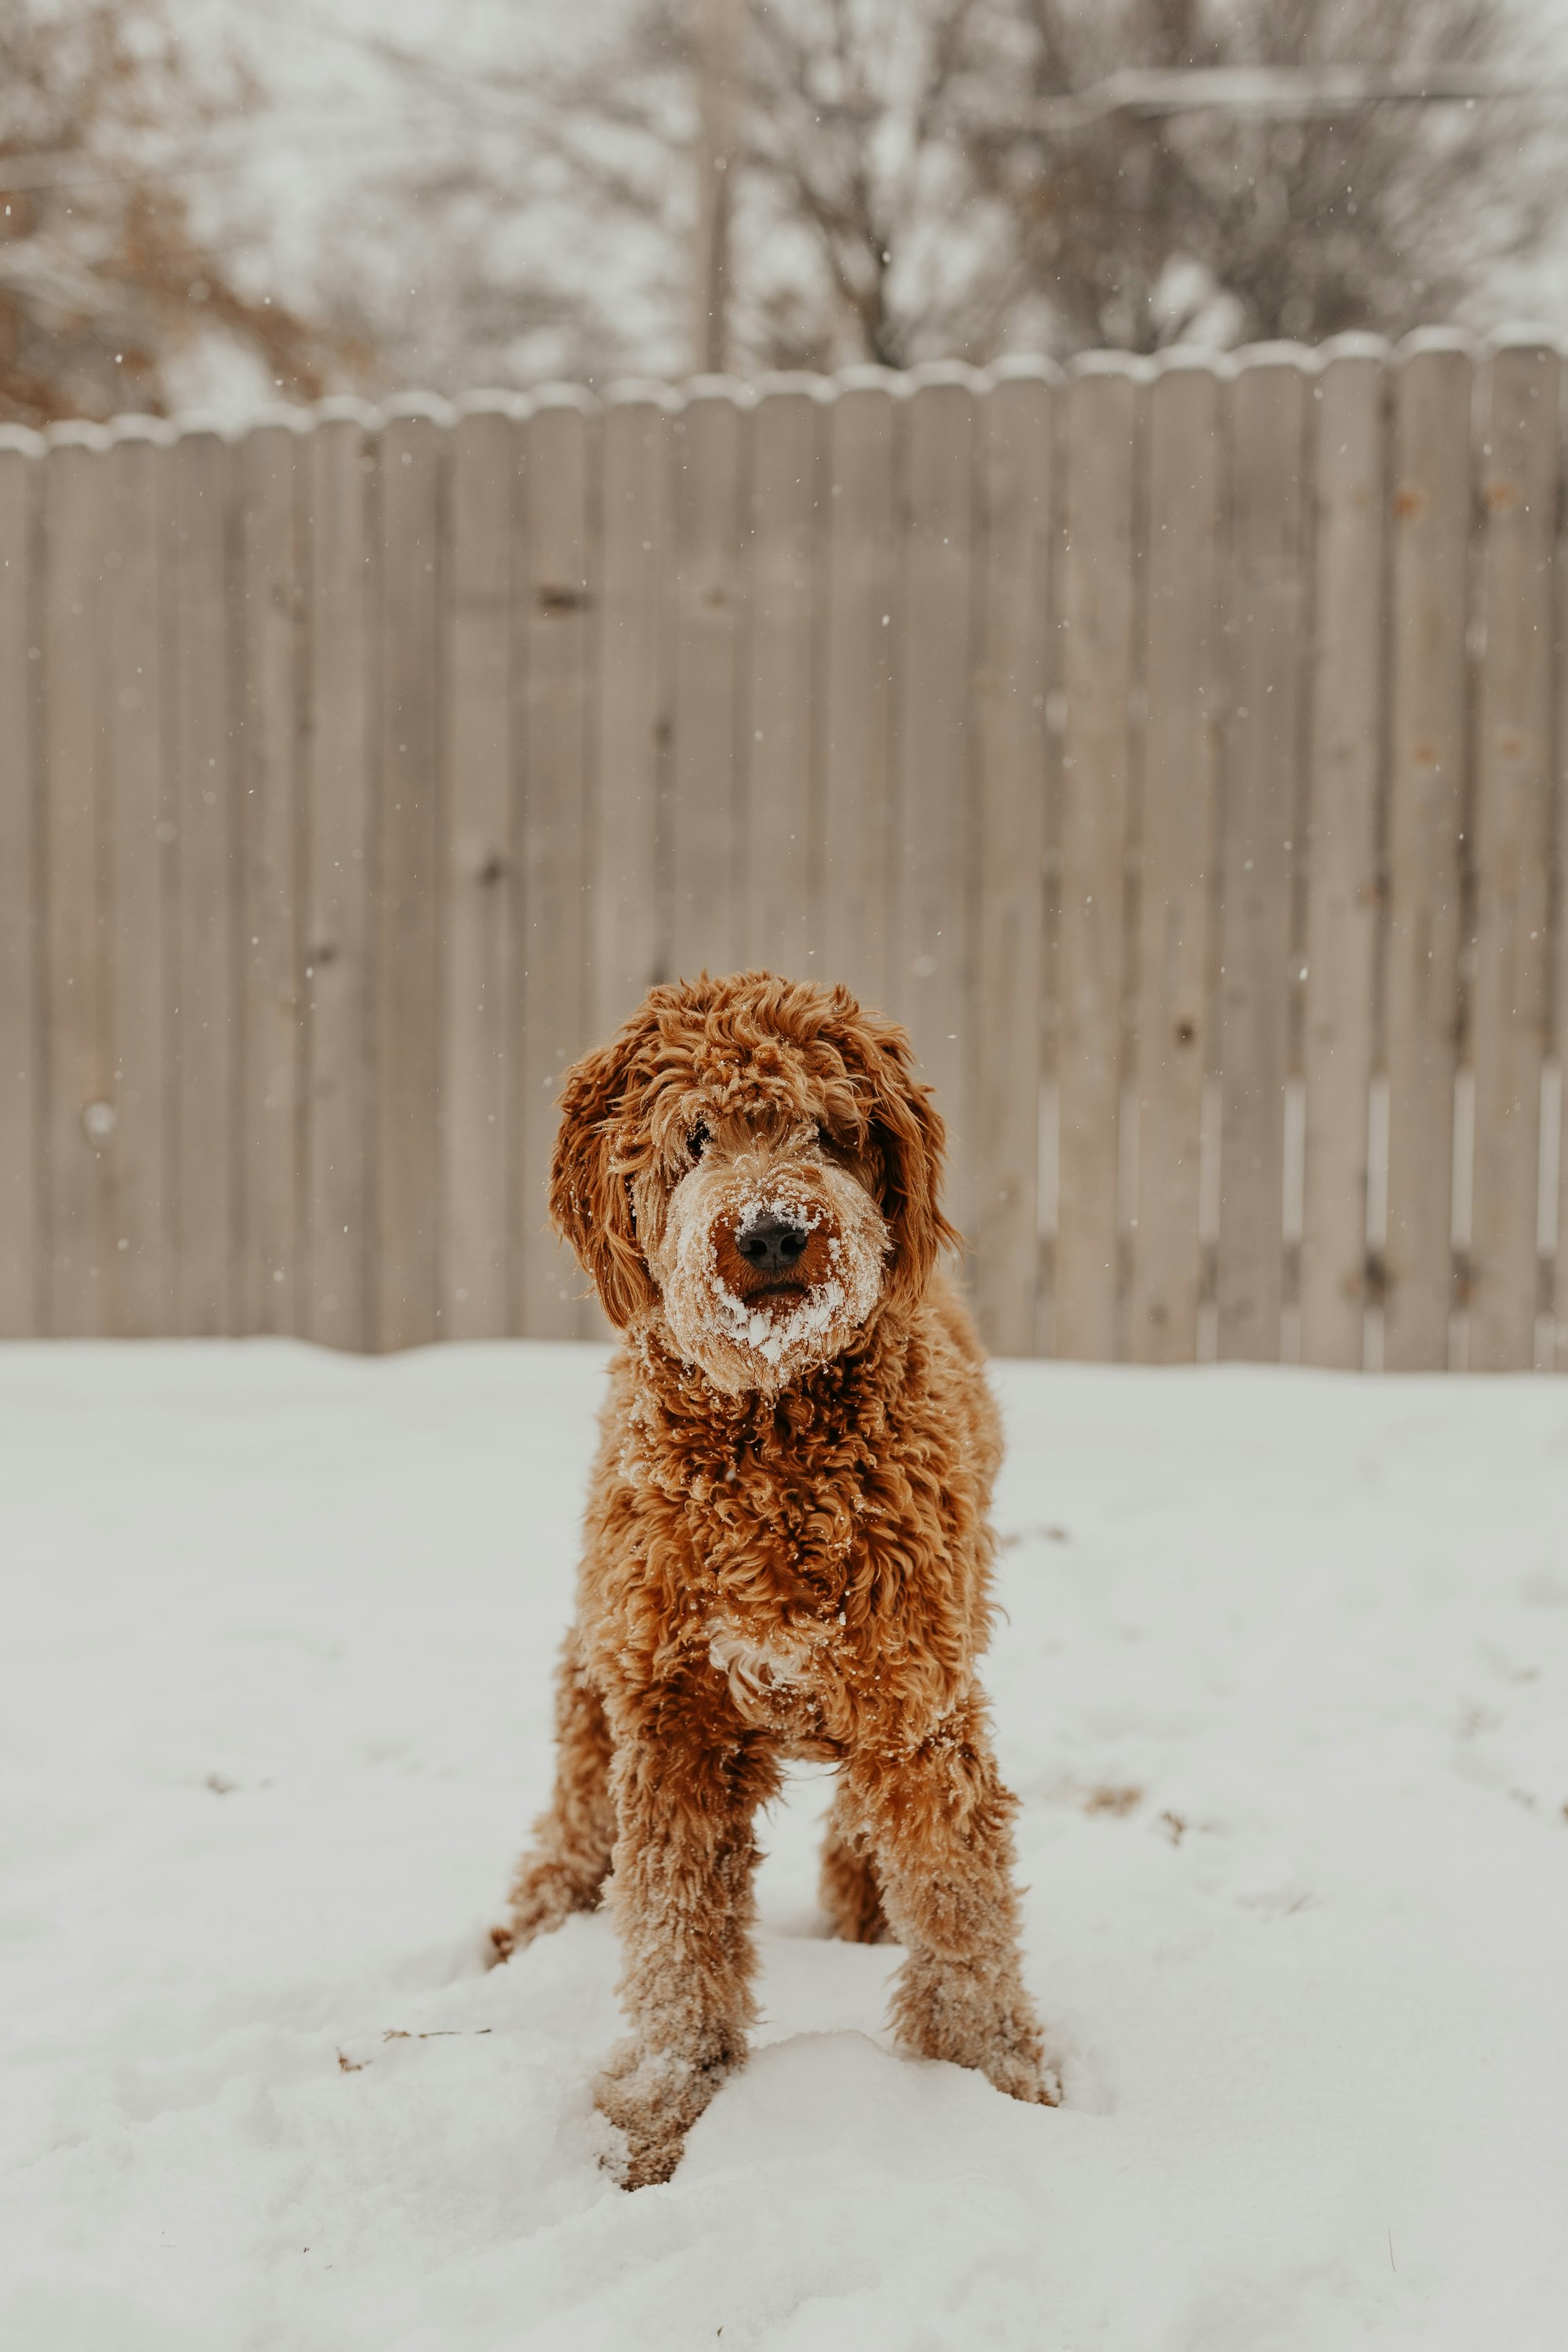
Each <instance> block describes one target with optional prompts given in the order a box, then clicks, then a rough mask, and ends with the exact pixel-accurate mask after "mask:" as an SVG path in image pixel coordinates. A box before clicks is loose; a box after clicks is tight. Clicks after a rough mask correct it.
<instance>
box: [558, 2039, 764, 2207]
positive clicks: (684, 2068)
mask: <svg viewBox="0 0 1568 2352" xmlns="http://www.w3.org/2000/svg"><path fill="white" fill-rule="evenodd" d="M738 2063H739V2061H738V2060H737V2059H736V2058H734V2057H733V2056H731V2055H729V2054H715V2055H713V2056H712V2057H710V2058H707V2059H692V2058H689V2057H687V2056H685V2055H684V2054H683V2053H681V2052H679V2051H675V2050H646V2049H643V2048H641V2047H640V2046H639V2045H638V2044H637V2042H622V2044H621V2046H620V2048H619V2049H618V2050H616V2052H615V2053H614V2054H613V2056H612V2057H611V2058H610V2060H609V2063H608V2064H607V2065H606V2066H605V2071H604V2073H603V2074H601V2075H600V2076H599V2079H598V2081H597V2083H596V2084H595V2086H594V2104H595V2106H596V2107H597V2108H598V2111H599V2114H600V2116H602V2118H603V2120H604V2122H605V2124H606V2125H607V2126H609V2127H610V2134H609V2136H606V2137H605V2144H604V2145H603V2146H602V2147H601V2148H600V2151H599V2162H600V2163H601V2164H602V2165H603V2167H604V2168H605V2171H606V2172H608V2173H609V2174H610V2176H611V2178H612V2179H616V2180H618V2181H619V2183H620V2185H621V2187H622V2188H623V2189H650V2188H652V2187H654V2186H655V2184H656V2183H658V2181H661V2180H668V2179H669V2177H670V2175H671V2173H672V2172H673V2171H674V2170H675V2168H676V2166H677V2165H678V2164H679V2162H680V2159H681V2157H682V2155H683V2154H684V2152H685V2148H686V2135H687V2133H688V2132H689V2130H690V2129H691V2126H692V2125H693V2124H694V2123H695V2122H696V2121H697V2118H698V2116H700V2115H701V2113H702V2111H703V2109H704V2108H705V2107H706V2106H707V2105H709V2102H710V2100H711V2099H712V2097H713V2095H714V2093H715V2092H716V2091H717V2090H718V2089H719V2086H720V2084H721V2083H722V2082H723V2081H724V2079H725V2077H726V2076H727V2075H729V2074H733V2072H734V2071H735V2067H736V2065H737V2064H738Z"/></svg>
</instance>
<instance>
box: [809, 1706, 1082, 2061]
mask: <svg viewBox="0 0 1568 2352" xmlns="http://www.w3.org/2000/svg"><path fill="white" fill-rule="evenodd" d="M847 1783H848V1786H847V1797H848V1801H849V1805H850V1806H851V1807H853V1808H856V1809H858V1811H859V1813H860V1817H861V1819H862V1821H863V1822H864V1823H865V1826H866V1829H867V1831H868V1833H869V1836H870V1841H871V1843H872V1846H873V1848H874V1850H875V1853H876V1856H877V1866H878V1873H879V1877H880V1879H881V1885H882V1900H883V1905H884V1907H885V1909H886V1911H887V1916H888V1924H889V1927H891V1929H892V1931H893V1935H894V1937H896V1939H897V1940H898V1942H900V1944H906V1945H907V1946H908V1947H909V1958H908V1959H907V1960H906V1961H905V1962H904V1965H903V1967H902V1968H901V1969H900V1971H899V1975H898V1979H897V1981H896V1983H895V1986H894V1991H893V2024H894V2028H895V2030H896V2032H898V2035H899V2038H900V2041H902V2042H907V2043H908V2044H909V2046H910V2048H911V2049H914V2050H918V2051H919V2052H920V2053H921V2056H922V2057H926V2058H946V2059H950V2060H952V2062H953V2063H955V2064H956V2065H960V2066H974V2067H977V2068H978V2069H979V2071H980V2072H981V2073H982V2074H985V2075H988V2076H989V2078H990V2080H991V2081H992V2082H993V2083H994V2084H995V2085H996V2088H997V2089H998V2090H999V2091H1005V2092H1007V2093H1008V2094H1009V2095H1010V2096H1011V2097H1013V2098H1015V2099H1027V2100H1031V2101H1037V2102H1039V2103H1041V2104H1043V2105H1049V2106H1054V2105H1056V2103H1057V2101H1058V2098H1059V2097H1060V2095H1061V2092H1060V2086H1059V2084H1058V2081H1057V2078H1056V2075H1055V2074H1054V2072H1053V2071H1052V2069H1051V2068H1050V2067H1049V2066H1048V2065H1047V2063H1046V2059H1045V2053H1044V2043H1043V2038H1042V2036H1041V2032H1040V2027H1039V2021H1038V2019H1037V2016H1036V2014H1035V2007H1034V2003H1033V2001H1032V2000H1030V1998H1029V1994H1028V1991H1027V1990H1026V1986H1025V1984H1024V1979H1023V1970H1022V1968H1021V1966H1020V1962H1019V1956H1018V1897H1017V1892H1016V1887H1015V1885H1014V1883H1013V1865H1014V1853H1013V1815H1014V1813H1015V1811H1016V1810H1017V1800H1016V1798H1015V1797H1014V1796H1013V1795H1012V1794H1011V1792H1010V1791H1009V1790H1007V1789H1006V1788H1005V1787H1004V1785H1003V1782H1002V1780H1001V1776H1000V1774H999V1773H998V1771H997V1769H996V1760H995V1758H994V1755H993V1754H992V1751H991V1738H990V1732H989V1730H988V1728H987V1726H986V1723H985V1718H984V1710H983V1707H982V1705H981V1702H980V1701H979V1700H978V1699H977V1698H970V1699H967V1700H965V1701H963V1703H962V1704H961V1705H960V1706H957V1707H955V1708H954V1709H953V1710H952V1713H951V1714H950V1715H949V1716H948V1717H946V1718H945V1719H944V1721H943V1722H942V1724H941V1725H940V1726H939V1727H938V1728H937V1729H936V1730H935V1731H934V1732H933V1733H931V1736H930V1738H927V1739H925V1740H922V1741H921V1743H920V1744H919V1746H917V1747H911V1748H905V1749H903V1750H901V1751H900V1750H894V1751H891V1752H889V1751H888V1750H886V1749H878V1750H875V1751H867V1752H865V1753H863V1754H860V1755H858V1756H856V1757H854V1758H852V1759H851V1761H850V1766H849V1770H848V1774H847Z"/></svg>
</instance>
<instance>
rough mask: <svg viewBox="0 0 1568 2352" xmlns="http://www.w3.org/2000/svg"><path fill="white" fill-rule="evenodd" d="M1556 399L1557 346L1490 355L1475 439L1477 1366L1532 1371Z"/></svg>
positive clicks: (1472, 1336)
mask: <svg viewBox="0 0 1568 2352" xmlns="http://www.w3.org/2000/svg"><path fill="white" fill-rule="evenodd" d="M1560 395H1561V372H1560V368H1559V362H1558V358H1557V354H1556V352H1553V351H1551V350H1548V349H1546V348H1543V347H1542V345H1540V344H1539V343H1537V342H1533V341H1531V342H1522V341H1521V342H1505V343H1503V344H1502V345H1501V346H1500V348H1498V349H1497V350H1495V351H1494V352H1493V354H1492V357H1491V361H1490V364H1489V367H1488V369H1487V371H1486V376H1485V380H1484V398H1485V404H1486V419H1485V424H1484V425H1483V427H1482V429H1481V435H1480V438H1481V442H1482V446H1483V450H1484V453H1485V454H1484V457H1483V468H1484V470H1483V474H1482V480H1481V505H1482V511H1483V513H1484V516H1485V523H1484V530H1485V549H1484V606H1483V624H1484V629H1485V645H1486V651H1485V654H1484V656H1483V657H1482V662H1481V671H1480V679H1479V690H1480V719H1479V760H1478V764H1477V775H1476V805H1475V818H1474V824H1473V835H1474V856H1475V865H1476V928H1475V976H1474V980H1473V982H1472V1005H1473V1013H1472V1020H1471V1028H1470V1045H1471V1053H1472V1058H1473V1062H1474V1066H1475V1074H1476V1080H1475V1083H1476V1097H1475V1103H1476V1109H1475V1172H1474V1178H1473V1193H1472V1197H1473V1201H1474V1207H1473V1210H1472V1215H1471V1239H1470V1293H1469V1351H1468V1361H1469V1366H1470V1369H1471V1370H1475V1371H1528V1370H1531V1367H1532V1366H1533V1364H1534V1361H1535V1316H1536V1297H1535V1289H1536V1232H1537V1211H1538V1202H1537V1186H1538V1181H1539V1171H1540V1150H1539V1129H1540V1118H1541V1067H1542V1052H1543V1046H1544V1044H1545V1035H1546V1020H1547V929H1546V925H1547V900H1548V895H1549V893H1548V884H1549V880H1550V870H1551V847H1552V825H1551V814H1552V663H1553V659H1554V654H1555V643H1554V636H1555V633H1554V629H1553V606H1552V597H1553V589H1554V572H1553V563H1552V557H1553V553H1554V545H1553V542H1554V541H1555V538H1556V528H1557V513H1556V504H1557V481H1558V471H1559V464H1560V458H1559V434H1560V426H1559V415H1558V412H1559V404H1560Z"/></svg>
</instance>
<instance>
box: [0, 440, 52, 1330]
mask: <svg viewBox="0 0 1568 2352" xmlns="http://www.w3.org/2000/svg"><path fill="white" fill-rule="evenodd" d="M38 474H39V467H38V462H37V444H36V443H35V441H34V439H33V436H32V435H31V434H24V433H22V432H20V431H18V430H17V429H16V427H15V426H13V425H5V426H0V729H3V730H4V735H5V742H6V744H7V745H8V747H9V750H8V753H7V757H6V759H5V761H4V763H3V764H0V1339H27V1338H30V1337H31V1336H32V1335H33V1334H34V1333H35V1332H37V1331H38V1330H40V1329H45V1328H47V1324H45V1323H44V1322H43V1321H42V1319H41V1318H40V1313H39V1309H40V1305H41V1301H40V1298H39V1272H40V1267H41V1265H42V1259H43V1249H42V1235H41V1232H40V1203H39V1197H38V1196H39V1184H38V1171H39V1163H40V1160H41V1159H42V1150H41V1144H42V1138H41V1133H40V1122H39V1109H40V1097H41V1079H42V1070H41V1068H40V1060H41V1047H42V1035H43V1028H42V1013H43V1008H42V1006H41V1004H40V1003H39V1001H38V986H37V956H38V947H39V940H38V931H39V929H40V928H41V926H42V908H43V898H42V894H41V892H40V890H39V888H38V880H39V847H40V845H39V841H38V837H37V835H38V822H37V819H38V791H37V759H36V753H37V736H36V723H37V677H38V669H39V664H38V662H37V660H35V659H34V658H33V656H35V655H38V654H39V653H40V652H41V648H40V647H39V646H38V642H37V634H36V631H37V610H38V606H37V596H38V591H39V589H40V587H41V584H42V583H41V582H40V580H39V578H38V576H37V566H36V562H35V552H36V544H37V542H36V532H35V512H36V508H35V501H36V499H37V488H38Z"/></svg>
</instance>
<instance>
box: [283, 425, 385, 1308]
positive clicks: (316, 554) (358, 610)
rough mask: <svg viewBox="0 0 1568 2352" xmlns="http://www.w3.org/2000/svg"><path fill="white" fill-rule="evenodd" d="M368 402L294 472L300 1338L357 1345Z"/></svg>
mask: <svg viewBox="0 0 1568 2352" xmlns="http://www.w3.org/2000/svg"><path fill="white" fill-rule="evenodd" d="M374 424H375V418H374V411H371V410H368V409H364V408H362V407H361V406H360V404H358V403H357V402H353V401H332V402H328V403H326V404H323V406H322V407H321V408H320V409H318V411H317V412H316V423H315V426H314V429H313V431H312V433H311V435H310V445H309V448H310V457H309V466H308V471H307V509H308V511H307V521H308V525H309V535H310V734H309V742H310V772H309V791H308V796H307V803H306V809H305V823H306V839H305V896H304V908H305V919H304V925H303V939H302V942H301V946H300V954H301V956H302V958H303V963H302V968H301V971H300V980H301V982H302V986H303V995H304V1008H305V1067H306V1106H305V1242H306V1253H307V1254H306V1262H305V1274H304V1296H303V1297H302V1299H301V1300H300V1324H301V1328H302V1331H303V1333H304V1335H305V1336H306V1337H308V1338H310V1339H319V1340H321V1341H323V1342H325V1343H326V1344H328V1345H331V1346H333V1347H339V1348H361V1349H363V1348H366V1347H368V1346H370V1344H371V1332H372V1324H371V1317H370V1308H369V1296H368V1294H369V1277H370V1218H371V1196H370V1178H371V1171H370V1159H369V1154H370V1144H371V1137H372V1131H373V1115H374V1099H375V1090H374V1064H373V1060H372V1055H373V1051H374V1026H373V1022H372V1005H371V993H370V945H371V903H370V869H369V856H370V847H371V811H372V802H373V793H374V778H375V759H376V737H375V728H374V677H375V642H374V613H375V593H376V583H377V577H378V565H377V552H378V549H377V541H376V536H375V533H374V512H375V506H374V500H375V489H376V472H375V456H374V442H373V439H372V430H373V428H374Z"/></svg>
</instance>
